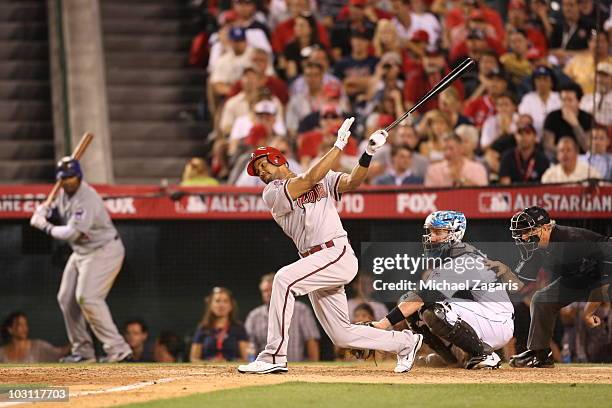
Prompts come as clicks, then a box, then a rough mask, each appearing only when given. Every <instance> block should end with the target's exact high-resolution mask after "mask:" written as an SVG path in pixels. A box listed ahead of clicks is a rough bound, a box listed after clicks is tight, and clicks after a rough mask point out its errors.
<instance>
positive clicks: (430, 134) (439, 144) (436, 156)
mask: <svg viewBox="0 0 612 408" xmlns="http://www.w3.org/2000/svg"><path fill="white" fill-rule="evenodd" d="M452 130H453V128H452V127H451V124H450V121H449V120H448V117H447V116H446V115H445V114H443V113H442V112H440V111H439V110H432V111H429V112H427V113H426V114H425V116H424V117H423V119H422V120H421V121H420V122H419V124H418V126H417V131H418V132H419V133H420V134H421V137H423V136H424V137H425V140H424V141H423V142H422V143H421V145H420V147H419V150H420V153H421V154H422V155H423V156H424V157H425V158H426V159H427V160H429V161H430V162H436V161H440V160H442V159H443V158H444V152H443V150H444V143H443V139H444V137H445V136H447V135H448V134H449V133H451V132H452Z"/></svg>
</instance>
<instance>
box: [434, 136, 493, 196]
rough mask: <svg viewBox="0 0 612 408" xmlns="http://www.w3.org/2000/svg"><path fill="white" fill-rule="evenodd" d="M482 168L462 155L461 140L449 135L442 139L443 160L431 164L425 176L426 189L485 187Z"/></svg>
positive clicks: (485, 172) (484, 174)
mask: <svg viewBox="0 0 612 408" xmlns="http://www.w3.org/2000/svg"><path fill="white" fill-rule="evenodd" d="M486 185H487V171H486V170H485V168H484V166H483V165H482V164H480V163H477V162H475V161H473V160H470V159H467V158H466V157H465V156H464V155H463V143H462V141H461V139H460V138H459V137H458V136H457V135H455V134H451V135H449V136H446V137H445V138H444V160H443V161H441V162H439V163H433V164H431V165H430V166H429V168H428V169H427V173H426V174H425V186H427V187H463V186H486Z"/></svg>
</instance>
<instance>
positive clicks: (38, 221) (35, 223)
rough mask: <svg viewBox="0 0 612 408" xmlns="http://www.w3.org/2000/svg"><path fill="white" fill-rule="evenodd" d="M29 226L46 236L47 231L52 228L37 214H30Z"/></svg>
mask: <svg viewBox="0 0 612 408" xmlns="http://www.w3.org/2000/svg"><path fill="white" fill-rule="evenodd" d="M30 225H31V226H32V227H34V228H36V229H39V230H41V231H42V232H44V233H46V234H48V233H49V230H50V229H51V228H52V227H53V225H52V224H51V223H50V222H49V221H47V219H46V218H45V217H43V216H42V215H41V214H37V213H36V212H35V213H34V214H32V218H30Z"/></svg>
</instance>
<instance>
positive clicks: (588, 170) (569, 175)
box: [542, 136, 601, 184]
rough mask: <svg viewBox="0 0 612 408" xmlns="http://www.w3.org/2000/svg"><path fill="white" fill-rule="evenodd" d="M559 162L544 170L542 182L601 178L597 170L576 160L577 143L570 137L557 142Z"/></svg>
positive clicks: (569, 181)
mask: <svg viewBox="0 0 612 408" xmlns="http://www.w3.org/2000/svg"><path fill="white" fill-rule="evenodd" d="M557 160H558V161H559V164H555V165H554V166H551V167H550V168H549V169H548V170H546V171H545V172H544V175H543V176H542V183H545V184H547V183H571V182H577V181H583V180H586V179H589V178H596V179H598V178H601V176H600V174H599V172H598V171H597V170H595V169H594V168H593V167H591V166H589V165H588V164H586V163H583V162H581V161H578V145H577V144H576V141H575V140H574V139H572V138H571V137H569V136H568V137H562V138H561V140H559V143H558V144H557Z"/></svg>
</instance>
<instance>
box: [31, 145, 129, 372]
mask: <svg viewBox="0 0 612 408" xmlns="http://www.w3.org/2000/svg"><path fill="white" fill-rule="evenodd" d="M56 177H57V179H58V180H62V190H61V191H60V194H59V197H58V198H57V200H56V201H55V206H56V207H57V211H58V212H59V216H60V218H61V219H62V221H63V222H64V224H65V225H61V226H56V225H53V224H51V223H49V221H47V218H48V217H49V216H50V215H51V209H50V208H48V207H46V206H40V207H38V208H37V209H36V212H35V213H34V215H32V218H31V220H30V224H31V225H32V226H33V227H35V228H38V229H40V230H41V231H43V232H45V233H47V234H49V235H50V236H52V237H53V238H55V239H59V240H63V241H67V242H68V243H69V244H70V246H71V247H72V251H73V252H72V255H70V258H69V259H68V263H67V264H66V267H65V268H64V274H63V275H62V283H61V284H60V289H59V292H58V294H57V300H58V302H59V305H60V308H61V309H62V313H63V315H64V322H65V324H66V331H67V332H68V339H69V340H70V344H71V345H72V353H71V354H70V355H69V356H67V357H64V358H63V359H62V361H63V362H70V363H79V362H87V361H95V353H94V347H93V341H92V339H91V336H90V335H89V332H88V331H87V323H89V326H90V327H91V329H92V331H93V332H94V334H95V335H96V337H97V338H98V340H100V341H101V342H102V344H103V347H104V351H105V352H106V354H107V356H106V357H105V358H104V359H103V360H102V361H105V362H117V361H131V360H132V350H131V349H130V346H129V345H128V344H127V343H126V341H125V339H124V338H123V337H122V336H121V334H119V331H118V330H117V326H115V323H114V322H113V318H112V316H111V313H110V310H109V309H108V305H107V304H106V301H105V299H106V296H107V295H108V292H109V291H110V289H111V287H112V286H113V282H114V280H115V278H116V277H117V274H118V273H119V270H120V269H121V265H122V264H123V258H124V254H125V249H124V248H123V244H122V243H121V238H120V237H119V234H118V233H117V230H116V229H115V226H114V225H113V223H112V221H111V219H110V216H109V215H108V212H107V211H106V207H105V206H104V202H103V201H102V198H100V196H99V195H98V193H97V192H96V190H94V189H93V188H92V187H91V186H90V185H89V184H87V183H86V182H85V181H83V180H82V178H83V173H82V172H81V167H80V164H79V162H78V161H77V160H74V159H71V158H70V157H65V158H63V159H62V160H60V161H59V163H58V165H57V172H56Z"/></svg>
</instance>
